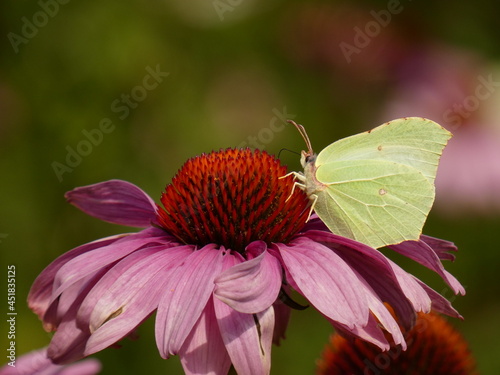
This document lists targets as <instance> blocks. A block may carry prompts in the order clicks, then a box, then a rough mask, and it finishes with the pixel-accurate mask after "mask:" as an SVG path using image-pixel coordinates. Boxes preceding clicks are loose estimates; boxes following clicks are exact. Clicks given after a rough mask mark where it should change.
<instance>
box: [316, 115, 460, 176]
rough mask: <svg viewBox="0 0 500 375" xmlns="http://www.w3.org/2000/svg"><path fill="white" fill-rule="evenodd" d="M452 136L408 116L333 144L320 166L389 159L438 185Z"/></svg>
mask: <svg viewBox="0 0 500 375" xmlns="http://www.w3.org/2000/svg"><path fill="white" fill-rule="evenodd" d="M450 138H451V133H450V132H449V131H447V130H446V129H444V128H443V127H441V126H440V125H438V124H436V123H435V122H434V121H431V120H428V119H425V118H422V117H406V118H401V119H397V120H393V121H390V122H387V123H385V124H383V125H380V126H378V127H376V128H374V129H372V130H370V131H367V132H364V133H360V134H356V135H353V136H351V137H347V138H344V139H341V140H339V141H337V142H334V143H332V144H331V145H330V146H328V147H326V148H325V149H324V150H323V151H321V152H320V153H319V155H318V157H317V159H316V167H319V166H321V165H323V164H328V163H330V162H332V161H338V160H388V161H393V162H395V163H398V164H404V165H408V166H410V167H413V168H415V169H417V170H418V171H419V172H421V173H422V174H423V175H424V176H425V177H427V178H428V180H429V181H430V182H431V183H432V184H434V179H435V177H436V172H437V167H438V163H439V158H440V157H441V154H442V152H443V149H444V147H445V146H446V144H447V142H448V140H449V139H450Z"/></svg>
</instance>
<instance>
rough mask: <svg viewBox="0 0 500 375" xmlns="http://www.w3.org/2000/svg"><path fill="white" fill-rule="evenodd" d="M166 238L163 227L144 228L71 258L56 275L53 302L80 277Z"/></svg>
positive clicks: (162, 241) (161, 241)
mask: <svg viewBox="0 0 500 375" xmlns="http://www.w3.org/2000/svg"><path fill="white" fill-rule="evenodd" d="M165 238H166V236H165V232H164V231H162V230H161V229H157V228H149V229H144V230H143V231H141V232H139V233H137V234H132V235H129V236H127V237H124V238H122V239H120V240H118V241H115V242H114V243H112V244H110V245H107V246H104V247H100V248H98V249H95V250H93V251H91V252H86V253H83V254H81V255H78V256H76V257H74V258H72V259H70V260H69V261H68V262H66V264H64V265H63V266H62V267H61V268H60V269H59V271H58V272H57V274H56V276H55V279H54V287H53V288H54V292H53V294H52V298H51V302H52V301H54V300H55V299H56V298H57V297H58V296H59V294H60V293H61V292H62V291H63V290H64V289H66V288H68V287H69V286H70V285H71V284H73V283H74V282H76V281H78V280H79V279H82V278H84V277H86V276H88V275H90V274H92V273H94V272H97V271H98V270H100V269H102V268H103V267H105V266H107V265H109V264H111V263H113V262H116V261H117V260H119V259H121V258H123V257H124V256H126V255H128V254H130V253H131V252H133V251H135V250H137V249H140V248H141V247H144V246H146V245H149V246H151V245H155V244H162V243H165V242H166V240H165ZM167 243H168V241H167ZM172 246H173V245H172Z"/></svg>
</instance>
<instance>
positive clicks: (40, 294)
mask: <svg viewBox="0 0 500 375" xmlns="http://www.w3.org/2000/svg"><path fill="white" fill-rule="evenodd" d="M124 236H127V235H118V236H112V237H107V238H103V239H100V240H98V241H94V242H90V243H88V244H85V245H82V246H79V247H77V248H74V249H73V250H70V251H68V252H67V253H64V254H63V255H61V256H59V257H58V258H57V259H56V260H54V261H53V262H52V263H51V264H49V266H47V268H45V269H44V270H43V271H42V272H41V273H40V275H38V277H37V278H36V279H35V281H34V283H33V285H32V287H31V289H30V292H29V294H28V305H29V307H30V309H32V310H33V311H34V312H35V313H36V314H37V315H38V317H39V318H40V319H41V318H42V317H43V315H44V314H45V312H46V310H47V308H48V307H49V304H50V299H51V297H52V291H53V289H52V286H53V283H54V278H55V275H56V273H57V272H58V271H59V269H60V268H61V267H62V266H63V265H64V264H66V263H67V262H68V261H70V260H71V259H73V258H76V257H77V256H79V255H81V254H84V253H86V252H89V251H92V250H95V249H97V248H100V247H104V246H107V245H109V244H112V243H113V242H115V241H117V240H118V239H120V238H122V237H124Z"/></svg>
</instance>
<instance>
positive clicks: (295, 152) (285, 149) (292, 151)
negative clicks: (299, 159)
mask: <svg viewBox="0 0 500 375" xmlns="http://www.w3.org/2000/svg"><path fill="white" fill-rule="evenodd" d="M283 151H288V152H291V153H292V154H295V155H299V156H300V154H299V153H298V152H297V151H294V150H290V149H289V148H285V147H284V148H282V149H281V150H280V152H278V159H279V158H280V155H281V153H282V152H283Z"/></svg>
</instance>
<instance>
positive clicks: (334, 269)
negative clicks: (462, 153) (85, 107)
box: [28, 149, 464, 374]
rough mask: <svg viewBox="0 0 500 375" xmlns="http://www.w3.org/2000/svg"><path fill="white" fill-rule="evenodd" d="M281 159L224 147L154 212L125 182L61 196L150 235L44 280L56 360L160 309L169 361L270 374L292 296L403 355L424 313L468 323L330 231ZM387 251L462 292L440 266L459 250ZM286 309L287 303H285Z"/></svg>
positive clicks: (431, 243) (41, 287) (40, 297)
mask: <svg viewBox="0 0 500 375" xmlns="http://www.w3.org/2000/svg"><path fill="white" fill-rule="evenodd" d="M286 174H287V170H286V167H284V166H282V165H280V163H279V161H278V160H277V159H276V158H274V157H273V156H271V155H269V154H267V153H265V152H261V151H258V150H256V151H251V150H249V149H227V150H222V151H219V152H212V153H210V154H203V155H201V156H199V157H195V158H193V159H190V160H188V161H187V162H186V164H184V166H183V167H182V168H181V169H180V170H179V172H178V173H177V175H176V176H175V177H174V179H173V180H172V183H171V184H169V185H167V187H166V190H165V192H164V193H163V195H162V197H161V202H162V204H163V207H161V206H158V205H156V204H155V203H154V202H153V200H152V199H151V198H149V196H148V195H146V193H144V192H143V191H142V190H141V189H139V188H138V187H136V186H134V185H132V184H130V183H128V182H125V181H119V180H112V181H107V182H103V183H99V184H95V185H90V186H85V187H80V188H77V189H75V190H72V191H70V192H69V193H67V195H66V197H67V199H68V200H69V202H70V203H72V204H74V205H75V206H77V207H78V208H80V209H81V210H83V211H84V212H86V213H87V214H89V215H92V216H95V217H97V218H99V219H102V220H105V221H108V222H112V223H117V224H122V225H127V226H136V227H143V228H145V229H143V230H142V231H140V232H138V233H132V234H123V235H118V236H113V237H108V238H104V239H101V240H98V241H94V242H91V243H88V244H85V245H82V246H80V247H77V248H75V249H73V250H71V251H69V252H67V253H65V254H63V255H61V256H60V257H59V258H57V259H56V260H55V261H54V262H53V263H52V264H50V265H49V266H48V267H47V268H46V269H45V270H44V271H43V272H42V273H41V274H40V275H39V276H38V278H37V279H36V280H35V282H34V284H33V286H32V289H31V291H30V295H29V298H28V301H29V305H30V307H31V308H32V309H33V310H34V311H35V312H36V313H37V314H38V315H39V317H40V318H41V319H42V320H43V322H44V326H45V328H46V329H47V330H55V334H54V336H53V338H52V341H51V344H50V346H49V349H48V355H49V356H50V358H52V359H53V360H54V361H55V362H57V363H66V362H70V361H73V360H76V359H79V358H82V357H84V356H87V355H90V354H92V353H95V352H97V351H100V350H102V349H104V348H107V347H109V346H111V345H113V344H115V343H116V342H118V341H119V340H120V339H122V338H124V337H126V336H127V335H129V334H131V333H132V332H133V331H134V330H135V328H136V327H138V326H139V325H140V324H141V323H142V322H143V321H144V320H145V319H146V318H147V317H148V316H150V315H151V314H152V313H154V312H155V311H156V328H155V333H156V342H157V346H158V349H159V351H160V354H161V356H162V357H163V358H168V357H170V356H171V355H179V357H180V359H181V363H182V366H183V368H184V371H185V372H186V373H188V374H192V373H207V374H209V373H210V374H225V373H227V372H228V371H229V369H230V367H231V366H234V369H235V370H236V372H238V373H241V374H267V373H269V371H270V366H271V361H270V359H271V344H272V343H273V342H274V343H279V340H280V339H281V338H283V337H284V333H285V330H286V327H287V324H288V318H289V314H290V307H288V305H292V306H293V305H294V303H293V301H291V299H290V297H289V296H288V294H287V293H288V292H289V290H290V289H291V288H293V289H294V290H295V291H297V292H298V293H300V294H302V295H303V296H304V297H305V298H306V299H307V300H308V301H309V303H310V304H311V305H313V306H314V307H315V308H316V309H318V310H319V311H320V312H321V313H322V314H323V315H324V316H325V317H326V318H327V319H328V320H329V321H330V322H331V323H332V324H333V326H334V327H335V328H336V329H337V330H338V331H339V332H342V333H343V334H345V335H349V336H354V337H358V338H361V339H363V340H367V341H369V342H371V343H373V344H374V345H376V346H378V347H380V348H381V349H384V350H387V349H389V347H390V344H389V342H388V341H387V338H386V336H385V335H384V332H388V333H389V334H390V336H391V337H392V340H393V341H394V342H395V343H396V344H400V345H401V346H402V347H404V348H405V347H406V343H405V339H404V337H403V335H402V333H401V329H400V327H399V326H398V323H397V322H396V320H395V319H394V318H393V316H392V315H391V313H390V312H389V310H388V309H387V308H386V306H385V305H384V302H385V303H388V304H389V305H390V306H391V307H392V308H393V309H394V312H395V316H396V318H397V320H398V322H400V323H401V325H402V327H403V328H404V329H409V328H410V327H411V326H412V325H413V324H414V322H415V316H416V312H417V311H424V312H429V311H430V310H431V308H432V309H434V310H437V311H440V312H443V313H445V314H449V315H452V316H459V315H458V313H457V312H456V311H455V310H454V309H453V308H452V307H451V305H450V304H449V302H448V301H447V300H446V299H445V298H443V297H442V296H440V295H439V294H438V293H436V292H435V291H433V290H432V289H431V288H429V287H428V286H426V285H425V284H424V283H422V282H421V281H419V280H418V279H416V278H415V277H413V276H412V275H410V274H408V273H406V272H405V271H403V270H402V269H401V268H400V267H398V266H397V265H396V264H394V263H393V262H392V261H390V260H389V259H387V258H386V257H385V256H384V255H383V254H382V253H381V252H379V251H378V250H376V249H373V248H370V247H368V246H366V245H363V244H362V243H359V242H356V241H353V240H350V239H347V238H344V237H340V236H337V235H335V234H332V233H331V232H330V231H329V230H328V229H327V228H326V226H325V225H324V224H323V223H322V222H321V221H320V220H319V219H318V218H317V217H316V216H314V215H313V216H312V218H311V219H310V220H309V221H308V222H306V221H307V218H308V215H309V210H310V202H309V200H308V198H307V196H306V195H305V193H304V192H303V191H301V190H300V189H295V190H294V192H293V194H292V188H293V184H294V180H293V178H292V177H291V176H289V177H285V178H282V177H283V176H285V175H286ZM392 248H393V249H394V250H395V251H397V252H399V253H401V254H403V255H406V256H408V257H410V258H412V259H414V260H416V261H417V262H419V263H422V264H423V265H425V266H426V267H429V268H430V269H432V270H434V271H436V272H437V273H438V274H439V275H441V276H442V277H443V278H444V279H445V281H446V282H447V283H448V284H449V285H450V287H451V288H452V289H453V291H454V292H455V293H462V294H464V290H463V288H462V286H461V285H460V284H459V283H458V281H457V280H456V279H454V278H453V276H451V275H450V274H449V273H447V272H446V271H445V270H444V269H443V266H442V264H441V261H440V259H449V260H450V259H451V260H453V258H454V256H453V255H452V254H451V253H450V251H451V252H453V251H456V248H455V247H454V246H453V244H451V243H450V242H447V241H442V240H438V239H435V238H432V237H427V236H422V238H421V240H420V241H414V242H405V243H402V244H399V245H396V246H392ZM282 301H284V302H286V303H283V302H282Z"/></svg>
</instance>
